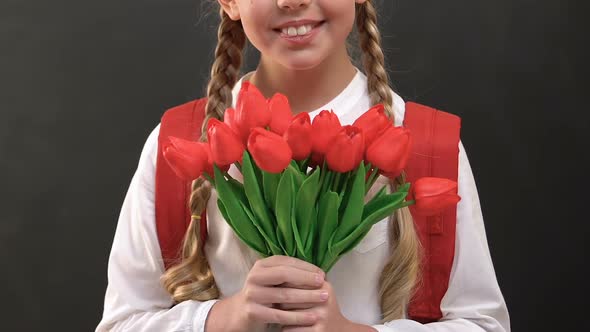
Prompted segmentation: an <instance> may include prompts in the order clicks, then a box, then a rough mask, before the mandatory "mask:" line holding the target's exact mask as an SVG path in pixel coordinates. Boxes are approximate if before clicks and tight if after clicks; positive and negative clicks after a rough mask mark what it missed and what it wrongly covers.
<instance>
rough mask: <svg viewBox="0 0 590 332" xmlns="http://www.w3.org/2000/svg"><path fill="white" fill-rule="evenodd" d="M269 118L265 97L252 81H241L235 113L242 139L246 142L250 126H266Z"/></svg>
mask: <svg viewBox="0 0 590 332" xmlns="http://www.w3.org/2000/svg"><path fill="white" fill-rule="evenodd" d="M271 118H272V116H271V113H270V112H269V110H268V103H267V101H266V98H264V96H263V95H262V93H261V92H260V91H259V90H258V89H257V88H256V86H254V85H253V84H252V83H250V82H247V81H246V82H243V83H242V86H241V88H240V92H239V93H238V100H237V101H236V114H235V121H236V123H237V127H238V128H239V129H240V138H241V139H242V141H243V142H246V140H247V139H248V136H249V135H250V130H251V129H252V128H256V127H262V128H266V126H268V125H269V124H270V120H271Z"/></svg>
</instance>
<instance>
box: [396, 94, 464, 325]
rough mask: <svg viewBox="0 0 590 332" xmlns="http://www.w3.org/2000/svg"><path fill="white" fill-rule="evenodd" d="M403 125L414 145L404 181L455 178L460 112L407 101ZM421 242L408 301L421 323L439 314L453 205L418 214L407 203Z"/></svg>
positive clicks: (449, 261)
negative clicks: (417, 279) (417, 281)
mask: <svg viewBox="0 0 590 332" xmlns="http://www.w3.org/2000/svg"><path fill="white" fill-rule="evenodd" d="M404 126H405V127H407V128H409V129H410V131H411V133H412V139H413V142H414V143H413V148H412V153H411V156H410V159H409V160H408V165H407V168H406V174H407V181H408V182H410V183H413V182H414V181H415V180H416V179H417V178H420V177H425V176H434V177H441V178H447V179H451V180H453V181H457V177H458V167H459V161H458V159H459V138H460V128H461V118H459V117H458V116H456V115H453V114H449V113H445V112H442V111H438V110H436V109H434V108H430V107H428V106H424V105H420V104H416V103H412V102H408V103H406V111H405V117H404ZM409 199H413V197H410V198H409ZM410 212H411V213H412V216H413V219H414V224H415V225H416V229H417V231H418V236H419V238H420V243H421V244H422V247H423V257H422V265H421V268H422V270H421V273H422V275H421V279H422V280H421V283H420V287H418V289H417V292H416V294H415V295H414V297H413V299H412V301H411V302H410V305H409V308H408V316H409V317H410V318H411V319H413V320H416V321H419V322H422V323H429V322H433V321H438V320H439V319H440V318H442V312H441V310H440V303H441V300H442V298H443V296H444V295H445V293H446V291H447V288H448V285H449V278H450V275H451V268H452V266H453V258H454V256H455V228H456V222H457V206H456V205H455V206H454V207H453V208H449V209H447V210H446V211H444V212H442V213H441V214H439V215H436V216H432V217H421V216H418V215H417V214H416V213H414V205H411V206H410Z"/></svg>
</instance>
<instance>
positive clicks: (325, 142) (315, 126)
mask: <svg viewBox="0 0 590 332" xmlns="http://www.w3.org/2000/svg"><path fill="white" fill-rule="evenodd" d="M341 129H342V126H341V125H340V120H338V116H336V114H334V111H326V110H324V111H321V112H320V114H318V115H316V117H315V118H314V119H313V123H312V124H311V132H312V137H311V150H312V152H313V161H314V163H315V164H317V165H321V164H322V163H323V162H324V157H325V155H326V152H327V151H328V147H329V146H330V143H331V141H332V139H334V137H335V136H336V134H338V132H340V130H341Z"/></svg>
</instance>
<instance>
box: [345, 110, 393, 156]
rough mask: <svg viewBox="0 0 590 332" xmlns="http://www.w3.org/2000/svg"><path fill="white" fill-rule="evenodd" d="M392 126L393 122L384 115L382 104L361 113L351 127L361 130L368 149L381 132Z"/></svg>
mask: <svg viewBox="0 0 590 332" xmlns="http://www.w3.org/2000/svg"><path fill="white" fill-rule="evenodd" d="M392 124H393V122H392V121H391V120H390V119H389V118H388V117H387V115H385V108H384V107H383V104H377V105H375V106H373V107H372V108H370V109H369V110H368V111H366V112H365V113H363V114H362V115H361V116H360V117H359V118H358V119H356V121H354V123H353V124H352V125H353V126H355V127H358V128H361V129H362V130H363V132H364V133H365V144H366V147H367V148H368V147H369V146H371V143H373V141H374V140H375V139H376V138H377V137H378V136H379V135H380V134H381V132H382V131H383V130H385V129H387V128H388V127H390V126H391V125H392Z"/></svg>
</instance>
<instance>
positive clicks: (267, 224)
mask: <svg viewBox="0 0 590 332" xmlns="http://www.w3.org/2000/svg"><path fill="white" fill-rule="evenodd" d="M242 174H243V175H244V191H245V192H246V196H247V197H248V201H249V203H250V207H251V208H252V212H253V213H254V217H256V221H258V225H259V226H260V227H261V229H263V230H264V234H265V235H266V236H268V237H269V239H270V240H271V242H272V243H274V244H277V243H278V241H277V239H276V234H275V227H276V223H275V222H274V216H273V215H272V214H271V213H270V211H269V210H268V207H267V206H266V203H265V201H264V198H263V197H262V191H261V190H260V186H259V182H258V179H257V177H256V172H255V170H254V166H253V164H252V160H251V159H250V154H249V153H248V151H244V156H243V158H242Z"/></svg>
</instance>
